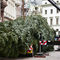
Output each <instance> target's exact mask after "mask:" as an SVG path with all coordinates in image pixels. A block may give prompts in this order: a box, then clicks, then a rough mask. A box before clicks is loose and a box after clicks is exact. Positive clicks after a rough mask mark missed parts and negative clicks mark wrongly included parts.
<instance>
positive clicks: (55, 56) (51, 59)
mask: <svg viewBox="0 0 60 60" xmlns="http://www.w3.org/2000/svg"><path fill="white" fill-rule="evenodd" d="M0 60H2V59H0ZM4 60H60V51H53V52H49V56H46V58H35V57H29V58H20V59H19V58H18V59H4Z"/></svg>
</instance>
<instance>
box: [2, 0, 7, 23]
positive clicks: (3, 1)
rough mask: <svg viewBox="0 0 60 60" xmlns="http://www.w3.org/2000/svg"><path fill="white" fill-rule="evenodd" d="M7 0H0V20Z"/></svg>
mask: <svg viewBox="0 0 60 60" xmlns="http://www.w3.org/2000/svg"><path fill="white" fill-rule="evenodd" d="M7 1H8V0H1V17H2V22H3V20H4V9H5V7H6V6H7Z"/></svg>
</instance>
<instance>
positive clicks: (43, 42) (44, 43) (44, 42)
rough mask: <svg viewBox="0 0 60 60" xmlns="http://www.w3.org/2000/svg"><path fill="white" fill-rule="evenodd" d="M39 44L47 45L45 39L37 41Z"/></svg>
mask: <svg viewBox="0 0 60 60" xmlns="http://www.w3.org/2000/svg"><path fill="white" fill-rule="evenodd" d="M39 43H40V45H47V41H44V40H43V41H39Z"/></svg>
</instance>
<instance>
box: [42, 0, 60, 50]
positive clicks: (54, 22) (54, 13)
mask: <svg viewBox="0 0 60 60" xmlns="http://www.w3.org/2000/svg"><path fill="white" fill-rule="evenodd" d="M54 1H55V2H56V3H57V5H58V6H60V0H54ZM41 7H42V13H41V14H42V16H43V17H45V18H46V19H47V22H48V24H49V26H50V27H51V28H54V30H57V32H56V35H57V36H58V35H60V12H59V11H58V10H57V9H56V8H55V7H54V6H53V5H52V4H51V3H49V1H48V0H42V5H41ZM58 48H60V46H58V45H54V50H57V49H58Z"/></svg>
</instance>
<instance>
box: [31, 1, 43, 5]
mask: <svg viewBox="0 0 60 60" xmlns="http://www.w3.org/2000/svg"><path fill="white" fill-rule="evenodd" d="M34 1H35V2H36V3H37V4H38V5H40V4H41V2H42V0H31V2H34Z"/></svg>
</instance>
